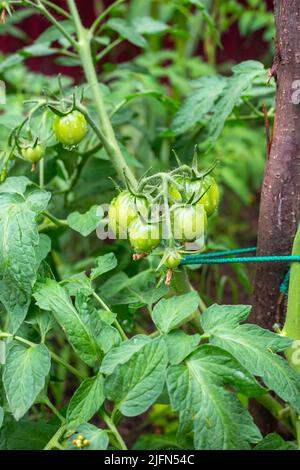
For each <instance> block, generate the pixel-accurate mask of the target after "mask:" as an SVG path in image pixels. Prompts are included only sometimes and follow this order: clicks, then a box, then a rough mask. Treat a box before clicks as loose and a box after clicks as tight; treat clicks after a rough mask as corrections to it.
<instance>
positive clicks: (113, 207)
mask: <svg viewBox="0 0 300 470" xmlns="http://www.w3.org/2000/svg"><path fill="white" fill-rule="evenodd" d="M139 213H140V214H142V216H143V217H144V218H147V215H148V202H147V200H146V199H144V198H138V197H135V196H133V195H132V194H131V193H130V192H129V191H122V192H121V193H120V194H119V195H118V196H117V197H115V198H114V199H113V200H112V202H111V204H110V208H109V211H108V226H109V228H110V229H111V230H112V231H113V232H114V233H115V234H116V235H117V237H120V236H121V238H126V237H127V233H128V228H129V225H130V223H131V222H132V221H133V220H134V219H135V218H136V217H137V216H138V215H139Z"/></svg>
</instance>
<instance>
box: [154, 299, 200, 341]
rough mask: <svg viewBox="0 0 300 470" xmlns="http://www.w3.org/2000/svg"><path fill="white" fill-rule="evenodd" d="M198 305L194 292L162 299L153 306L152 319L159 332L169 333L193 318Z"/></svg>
mask: <svg viewBox="0 0 300 470" xmlns="http://www.w3.org/2000/svg"><path fill="white" fill-rule="evenodd" d="M198 305H199V296H198V294H197V292H196V291H192V292H189V293H188V294H184V295H180V296H176V297H171V298H170V299H162V300H160V301H159V302H158V304H157V305H155V307H154V309H153V313H152V318H153V321H154V323H155V325H156V326H157V328H158V329H159V330H160V331H162V332H163V333H169V331H171V330H173V329H175V328H178V327H179V326H181V325H182V324H183V323H186V322H187V321H188V320H189V319H190V318H191V317H192V316H193V314H194V313H195V311H196V310H197V308H198Z"/></svg>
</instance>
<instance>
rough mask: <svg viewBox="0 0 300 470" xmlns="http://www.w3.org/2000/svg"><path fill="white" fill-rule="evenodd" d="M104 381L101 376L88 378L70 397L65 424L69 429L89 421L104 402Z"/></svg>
mask: <svg viewBox="0 0 300 470" xmlns="http://www.w3.org/2000/svg"><path fill="white" fill-rule="evenodd" d="M104 399H105V397H104V381H103V376H102V375H101V374H98V375H96V376H95V377H91V378H88V379H86V380H84V381H83V382H82V384H81V385H80V387H79V388H78V389H77V390H76V392H75V393H74V395H73V396H72V398H71V400H70V403H69V406H68V410H67V423H68V427H69V428H75V429H76V428H77V427H78V426H79V425H80V424H83V423H86V422H87V421H89V420H90V419H91V418H92V417H93V416H94V414H96V413H97V411H98V410H99V408H100V407H101V406H102V403H103V402H104Z"/></svg>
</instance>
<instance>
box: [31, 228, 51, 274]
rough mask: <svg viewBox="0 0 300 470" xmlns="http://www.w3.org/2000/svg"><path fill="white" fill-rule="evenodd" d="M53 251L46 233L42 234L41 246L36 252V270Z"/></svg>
mask: <svg viewBox="0 0 300 470" xmlns="http://www.w3.org/2000/svg"><path fill="white" fill-rule="evenodd" d="M50 251H51V239H50V238H49V237H48V236H47V235H45V234H44V233H41V234H40V239H39V244H38V246H37V247H36V250H35V257H36V269H38V268H39V266H40V264H41V262H42V261H43V260H44V259H45V258H46V257H47V255H48V254H49V253H50Z"/></svg>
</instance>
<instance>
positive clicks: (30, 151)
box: [21, 144, 45, 163]
mask: <svg viewBox="0 0 300 470" xmlns="http://www.w3.org/2000/svg"><path fill="white" fill-rule="evenodd" d="M21 153H22V157H23V158H24V160H27V161H29V162H32V163H37V162H39V161H40V160H41V159H42V158H43V156H44V155H45V149H44V147H43V146H42V145H40V144H37V145H35V146H29V147H24V148H22V150H21Z"/></svg>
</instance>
